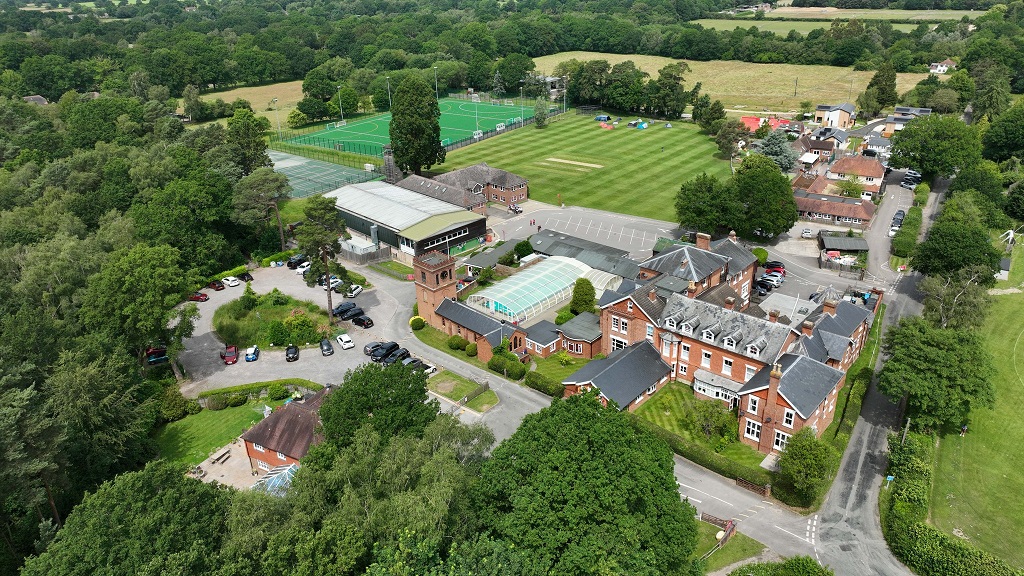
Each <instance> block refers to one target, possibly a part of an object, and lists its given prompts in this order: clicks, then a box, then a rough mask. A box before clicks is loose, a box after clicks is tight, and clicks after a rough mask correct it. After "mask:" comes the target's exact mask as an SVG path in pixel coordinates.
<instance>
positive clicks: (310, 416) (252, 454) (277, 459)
mask: <svg viewBox="0 0 1024 576" xmlns="http://www.w3.org/2000/svg"><path fill="white" fill-rule="evenodd" d="M326 394H327V390H326V389H325V390H320V391H319V392H317V393H316V394H313V395H312V396H311V397H309V398H307V399H304V400H299V401H294V402H289V403H287V404H285V405H283V406H281V407H280V408H278V409H277V410H275V411H273V412H271V413H270V415H269V416H267V417H266V418H264V419H263V420H261V421H260V422H259V423H258V424H256V425H255V426H253V427H252V428H250V429H249V430H247V431H246V432H244V433H243V434H242V440H243V441H245V453H246V455H247V456H248V457H249V464H250V466H252V470H253V472H254V473H256V474H264V473H266V472H270V471H271V470H272V469H274V468H276V467H278V466H288V465H290V464H296V465H298V463H299V460H300V459H301V458H302V457H303V456H305V455H306V453H307V452H309V447H310V446H311V445H312V444H313V443H314V442H315V441H317V440H318V438H317V437H316V427H317V425H319V423H320V415H319V411H320V404H322V403H323V400H324V396H325V395H326Z"/></svg>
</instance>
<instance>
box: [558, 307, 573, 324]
mask: <svg viewBox="0 0 1024 576" xmlns="http://www.w3.org/2000/svg"><path fill="white" fill-rule="evenodd" d="M575 317H576V315H575V314H573V313H572V312H571V311H569V310H562V311H561V312H559V313H558V316H556V317H555V324H558V325H559V326H561V325H562V324H565V323H566V322H568V321H569V320H572V319H573V318H575Z"/></svg>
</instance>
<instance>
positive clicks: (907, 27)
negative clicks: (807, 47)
mask: <svg viewBox="0 0 1024 576" xmlns="http://www.w3.org/2000/svg"><path fill="white" fill-rule="evenodd" d="M691 23H692V24H700V25H701V26H703V27H705V28H711V29H713V30H726V31H732V30H734V29H735V28H737V27H739V28H743V29H744V30H746V29H748V28H751V27H753V26H756V27H757V29H758V30H760V31H762V32H774V33H775V34H778V35H780V36H785V35H787V34H789V31H790V30H796V31H797V33H798V34H807V33H808V32H810V31H811V30H816V29H818V28H822V29H824V30H828V29H829V28H830V27H831V25H832V23H831V22H813V21H807V20H750V19H737V20H716V19H712V18H704V19H701V20H693V21H692V22H691ZM892 27H893V28H895V29H896V30H900V31H902V32H910V31H912V30H914V29H915V28H917V25H916V24H893V25H892Z"/></svg>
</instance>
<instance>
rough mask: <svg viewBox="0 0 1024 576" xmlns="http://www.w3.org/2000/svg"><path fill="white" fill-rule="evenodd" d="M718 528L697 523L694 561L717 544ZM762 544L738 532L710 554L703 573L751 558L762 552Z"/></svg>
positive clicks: (705, 523) (704, 523)
mask: <svg viewBox="0 0 1024 576" xmlns="http://www.w3.org/2000/svg"><path fill="white" fill-rule="evenodd" d="M719 530H720V528H719V527H718V526H715V525H714V524H708V523H707V522H697V548H696V549H695V550H694V553H693V559H694V560H696V559H698V558H700V557H701V556H703V555H705V554H707V553H708V551H710V550H711V549H712V548H714V547H715V545H716V544H717V543H718V540H717V539H715V535H716V534H718V531H719ZM764 547H765V546H764V544H761V543H760V542H758V541H757V540H754V539H753V538H751V537H750V536H746V535H744V534H742V533H740V532H736V533H735V534H733V535H732V538H729V541H728V542H726V543H725V546H722V548H721V549H720V550H718V551H717V552H715V553H714V554H712V555H711V556H710V557H709V558H708V559H707V563H706V565H705V572H707V573H711V572H714V571H715V570H721V569H722V568H725V567H726V566H728V565H730V564H735V563H736V562H739V561H741V560H746V559H748V558H753V557H755V556H757V555H758V554H760V553H761V551H762V550H764Z"/></svg>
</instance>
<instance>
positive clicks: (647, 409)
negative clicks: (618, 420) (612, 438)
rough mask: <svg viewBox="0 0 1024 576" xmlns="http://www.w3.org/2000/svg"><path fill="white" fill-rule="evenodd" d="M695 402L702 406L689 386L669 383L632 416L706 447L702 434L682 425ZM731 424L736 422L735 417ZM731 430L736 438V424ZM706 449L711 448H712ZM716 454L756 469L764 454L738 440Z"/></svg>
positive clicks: (689, 416) (690, 419) (737, 427)
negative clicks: (694, 432)
mask: <svg viewBox="0 0 1024 576" xmlns="http://www.w3.org/2000/svg"><path fill="white" fill-rule="evenodd" d="M697 402H702V400H698V399H697V398H696V397H695V396H694V395H693V390H692V389H691V388H690V387H689V386H687V385H685V384H681V383H679V382H669V383H668V384H666V385H665V386H664V387H663V388H662V389H661V390H659V391H658V392H656V393H655V394H654V396H653V397H652V398H651V399H650V400H648V401H647V402H645V403H644V404H643V405H642V406H640V407H639V408H637V409H636V414H637V416H639V417H641V418H643V419H645V420H648V421H650V422H653V423H654V424H656V425H658V426H659V427H661V428H664V429H665V430H668V431H669V432H672V433H674V434H676V435H678V436H682V437H683V438H685V439H687V440H689V441H691V442H699V443H702V444H705V445H707V440H706V439H705V437H704V436H703V435H702V434H701V435H698V434H693V433H692V432H691V430H690V428H689V427H688V426H686V422H688V421H692V414H693V411H694V406H696V403H697ZM733 420H734V421H736V419H735V416H734V417H733ZM733 430H734V431H735V432H736V433H737V434H738V433H739V424H738V422H737V423H736V424H735V425H734V427H733ZM709 447H710V448H714V446H709ZM720 454H721V455H722V456H725V457H726V458H728V459H730V460H732V461H734V462H739V463H741V464H745V465H747V466H754V467H757V466H759V465H760V464H761V461H762V460H764V454H761V453H760V452H758V451H757V450H754V449H753V448H751V447H750V446H747V445H746V444H744V443H742V442H740V441H739V439H738V438H737V439H736V441H735V442H732V443H730V444H729V445H728V446H726V447H725V449H723V450H722V451H721V452H720Z"/></svg>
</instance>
